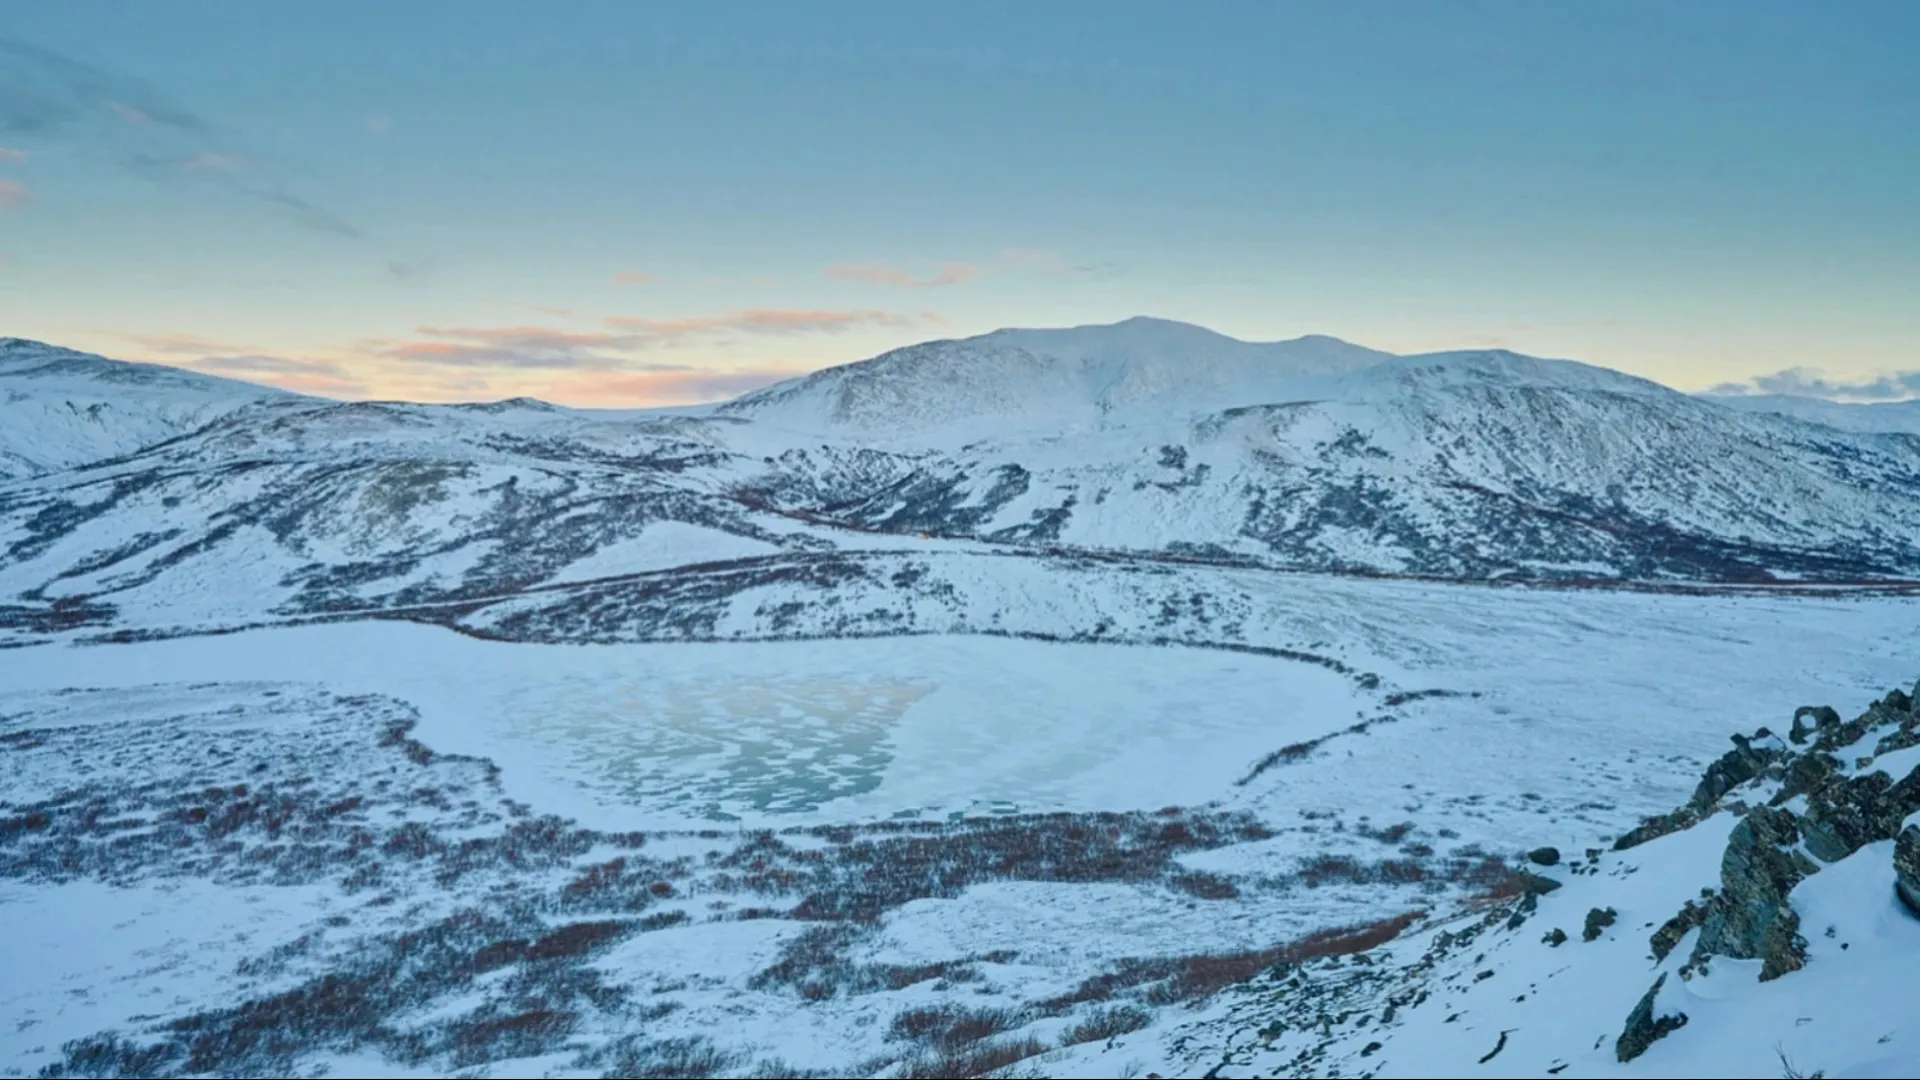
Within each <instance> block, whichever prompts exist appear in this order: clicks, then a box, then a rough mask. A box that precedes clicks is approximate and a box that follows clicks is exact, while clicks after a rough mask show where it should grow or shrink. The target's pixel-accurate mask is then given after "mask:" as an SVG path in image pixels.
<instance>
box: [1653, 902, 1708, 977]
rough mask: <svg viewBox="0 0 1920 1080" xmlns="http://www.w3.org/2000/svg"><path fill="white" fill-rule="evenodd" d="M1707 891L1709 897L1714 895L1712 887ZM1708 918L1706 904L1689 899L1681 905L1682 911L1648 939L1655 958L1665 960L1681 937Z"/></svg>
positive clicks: (1661, 925) (1664, 923) (1662, 924)
mask: <svg viewBox="0 0 1920 1080" xmlns="http://www.w3.org/2000/svg"><path fill="white" fill-rule="evenodd" d="M1705 892H1706V894H1707V896H1709V897H1711V896H1712V895H1713V890H1711V889H1707V890H1705ZM1706 920H1707V906H1706V905H1705V904H1696V903H1694V902H1693V901H1691V900H1689V901H1687V902H1686V903H1685V904H1683V905H1681V907H1680V913H1679V914H1677V915H1675V916H1674V917H1673V918H1671V919H1668V920H1667V921H1666V922H1663V923H1661V924H1660V929H1658V930H1655V931H1654V932H1653V936H1652V937H1651V938H1648V939H1647V944H1648V945H1649V946H1650V947H1651V948H1652V949H1653V958H1654V959H1655V960H1665V959H1666V958H1667V954H1668V953H1670V952H1672V951H1673V948H1674V946H1676V945H1678V944H1680V939H1681V938H1683V937H1686V936H1687V931H1689V930H1692V929H1693V928H1694V927H1696V926H1699V925H1700V924H1701V923H1703V922H1705V921H1706Z"/></svg>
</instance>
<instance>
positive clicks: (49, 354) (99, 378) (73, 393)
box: [0, 338, 298, 480]
mask: <svg viewBox="0 0 1920 1080" xmlns="http://www.w3.org/2000/svg"><path fill="white" fill-rule="evenodd" d="M297 398H298V395H295V394H290V393H288V392H286V391H284V390H275V389H273V388H271V387H265V386H257V385H255V384H253V383H247V382H241V381H239V380H237V379H223V378H218V377H215V376H212V375H201V374H198V373H196V372H191V371H182V370H180V369H179V368H173V367H167V366H164V365H161V364H135V363H128V362H126V361H123V360H109V359H107V358H106V357H103V356H95V355H93V354H92V353H83V352H76V351H74V350H72V349H62V348H57V347H55V346H51V345H43V344H41V343H39V342H36V341H27V340H24V339H22V338H0V480H6V479H9V478H13V477H22V476H35V475H39V474H43V473H47V472H52V471H56V470H59V469H65V468H71V467H73V466H76V465H84V464H87V463H88V462H92V461H98V460H100V459H102V458H110V457H117V456H119V455H122V454H128V453H132V452H134V451H136V450H140V449H142V448H144V447H147V446H152V445H153V444H155V443H158V442H163V441H165V440H167V439H171V438H175V437H177V436H180V435H183V434H186V433H187V432H190V431H193V430H195V429H197V428H200V427H202V426H204V425H205V424H207V423H210V422H212V421H213V420H216V419H219V418H220V417H222V416H225V415H227V414H229V413H231V412H233V411H235V410H237V409H242V408H245V407H247V406H249V405H253V404H256V403H259V402H264V401H288V400H295V399H297Z"/></svg>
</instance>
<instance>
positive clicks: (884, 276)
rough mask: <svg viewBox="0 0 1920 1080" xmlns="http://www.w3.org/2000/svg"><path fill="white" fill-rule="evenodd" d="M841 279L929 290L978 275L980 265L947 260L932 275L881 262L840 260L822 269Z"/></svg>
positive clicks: (827, 275)
mask: <svg viewBox="0 0 1920 1080" xmlns="http://www.w3.org/2000/svg"><path fill="white" fill-rule="evenodd" d="M821 273H822V274H823V275H825V276H826V277H830V278H835V279H837V280H840V281H858V282H862V283H864V284H867V285H889V286H892V287H894V288H900V289H931V288H938V287H940V286H943V285H958V284H960V283H961V282H963V281H970V280H972V279H974V278H977V277H979V276H980V275H981V273H982V271H981V269H980V268H979V267H977V266H974V265H971V264H969V263H946V264H943V265H942V266H941V267H940V268H939V269H937V270H935V271H934V272H933V273H931V274H926V275H916V274H914V273H912V272H911V271H907V270H902V269H900V268H899V267H897V266H887V265H884V264H880V263H842V264H838V265H835V266H829V267H827V268H826V269H825V270H823V271H821Z"/></svg>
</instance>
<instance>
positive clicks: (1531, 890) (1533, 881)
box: [1520, 870, 1560, 896]
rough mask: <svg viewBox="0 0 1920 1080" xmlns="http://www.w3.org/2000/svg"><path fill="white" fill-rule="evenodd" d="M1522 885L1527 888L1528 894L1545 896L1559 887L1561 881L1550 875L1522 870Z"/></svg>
mask: <svg viewBox="0 0 1920 1080" xmlns="http://www.w3.org/2000/svg"><path fill="white" fill-rule="evenodd" d="M1520 886H1521V888H1523V889H1525V890H1526V893H1527V895H1528V896H1545V895H1546V894H1548V893H1550V892H1552V891H1553V890H1555V889H1557V888H1559V887H1560V883H1559V882H1558V881H1555V880H1554V879H1552V878H1550V877H1543V876H1541V875H1539V874H1535V873H1530V872H1528V871H1526V870H1522V871H1520Z"/></svg>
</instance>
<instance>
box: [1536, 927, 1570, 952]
mask: <svg viewBox="0 0 1920 1080" xmlns="http://www.w3.org/2000/svg"><path fill="white" fill-rule="evenodd" d="M1540 940H1541V941H1543V942H1545V943H1547V944H1548V945H1551V946H1553V947H1554V948H1559V947H1560V946H1562V945H1565V944H1566V943H1567V932H1566V931H1565V930H1562V929H1560V928H1559V927H1557V926H1556V927H1554V928H1553V929H1551V930H1549V931H1547V932H1546V935H1545V936H1543V937H1542V938H1541V939H1540Z"/></svg>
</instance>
